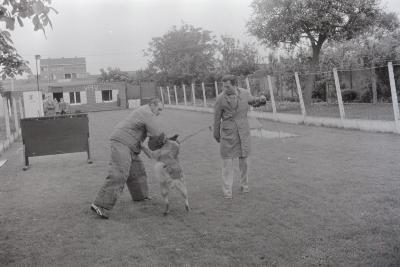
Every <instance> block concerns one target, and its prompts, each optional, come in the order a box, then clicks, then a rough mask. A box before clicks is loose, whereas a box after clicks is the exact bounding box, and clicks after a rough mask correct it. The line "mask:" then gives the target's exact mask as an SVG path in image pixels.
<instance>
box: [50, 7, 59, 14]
mask: <svg viewBox="0 0 400 267" xmlns="http://www.w3.org/2000/svg"><path fill="white" fill-rule="evenodd" d="M50 9H52V10H53V11H54V13H56V14H58V11H57V10H56V9H55V8H53V7H50Z"/></svg>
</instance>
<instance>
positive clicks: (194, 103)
mask: <svg viewBox="0 0 400 267" xmlns="http://www.w3.org/2000/svg"><path fill="white" fill-rule="evenodd" d="M192 97H193V106H196V93H195V91H194V83H192Z"/></svg>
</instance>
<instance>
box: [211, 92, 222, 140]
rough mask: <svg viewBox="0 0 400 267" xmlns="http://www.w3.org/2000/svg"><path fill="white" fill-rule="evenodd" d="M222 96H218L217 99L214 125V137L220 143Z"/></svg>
mask: <svg viewBox="0 0 400 267" xmlns="http://www.w3.org/2000/svg"><path fill="white" fill-rule="evenodd" d="M220 99H221V98H220V97H218V98H217V101H216V102H215V105H214V127H213V130H214V132H213V134H214V139H215V141H217V142H218V143H219V141H220V139H221V134H220V128H221V116H222V107H221V100H220Z"/></svg>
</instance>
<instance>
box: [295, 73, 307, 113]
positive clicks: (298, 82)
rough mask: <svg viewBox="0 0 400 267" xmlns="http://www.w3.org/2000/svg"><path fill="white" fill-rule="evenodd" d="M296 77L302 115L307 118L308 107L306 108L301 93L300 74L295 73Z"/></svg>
mask: <svg viewBox="0 0 400 267" xmlns="http://www.w3.org/2000/svg"><path fill="white" fill-rule="evenodd" d="M294 77H295V79H296V86H297V94H298V95H299V101H300V108H301V114H302V115H303V117H305V116H306V107H305V106H304V100H303V93H302V91H301V85H300V79H299V74H298V73H297V72H295V73H294Z"/></svg>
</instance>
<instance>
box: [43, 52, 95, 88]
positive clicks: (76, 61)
mask: <svg viewBox="0 0 400 267" xmlns="http://www.w3.org/2000/svg"><path fill="white" fill-rule="evenodd" d="M88 76H89V74H88V73H87V72H86V59H85V58H84V57H74V58H47V59H41V60H40V79H42V80H47V81H49V82H53V81H65V80H67V81H69V80H75V79H85V78H88Z"/></svg>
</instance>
